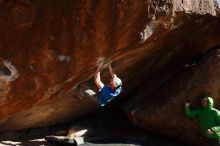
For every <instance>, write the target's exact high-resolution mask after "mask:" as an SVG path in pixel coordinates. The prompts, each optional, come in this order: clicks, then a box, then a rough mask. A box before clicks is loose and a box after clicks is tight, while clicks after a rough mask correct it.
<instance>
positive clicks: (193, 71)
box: [124, 47, 220, 146]
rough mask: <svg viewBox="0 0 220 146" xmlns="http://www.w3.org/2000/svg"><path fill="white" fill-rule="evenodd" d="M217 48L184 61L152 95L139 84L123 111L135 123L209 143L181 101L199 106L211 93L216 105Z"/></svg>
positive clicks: (219, 73)
mask: <svg viewBox="0 0 220 146" xmlns="http://www.w3.org/2000/svg"><path fill="white" fill-rule="evenodd" d="M219 77H220V47H218V49H216V50H212V51H211V52H209V53H207V54H205V55H204V56H202V57H201V58H197V60H194V62H192V63H191V64H186V65H185V66H184V67H183V68H182V69H181V70H180V71H178V72H177V73H176V74H175V75H173V76H172V77H171V78H170V79H169V80H168V81H166V83H164V84H163V85H162V86H160V87H159V88H157V89H156V91H155V92H153V93H152V94H146V92H143V91H145V90H148V85H146V84H143V85H142V86H141V87H140V88H139V90H138V91H137V93H136V94H135V95H134V97H133V99H132V100H130V101H129V102H128V103H127V104H126V106H124V108H125V111H126V112H127V114H128V115H129V117H130V119H131V120H132V121H133V123H135V124H136V125H138V126H140V127H143V128H145V129H148V130H151V131H157V132H159V133H163V134H165V135H169V136H171V137H173V138H176V139H178V140H182V141H185V142H188V143H191V144H194V145H198V146H201V145H205V146H211V144H210V143H209V141H208V140H207V139H206V138H203V136H202V135H201V133H200V131H199V128H198V127H199V123H198V119H197V118H194V119H193V118H188V117H186V115H185V112H184V103H185V102H186V101H187V100H188V99H189V100H190V101H191V103H192V107H191V108H199V105H200V102H199V99H200V98H201V97H202V96H205V95H207V96H211V97H213V99H214V103H215V105H214V106H215V108H218V107H219V105H220V97H219V95H220V85H219Z"/></svg>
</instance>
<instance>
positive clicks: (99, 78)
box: [94, 64, 104, 91]
mask: <svg viewBox="0 0 220 146" xmlns="http://www.w3.org/2000/svg"><path fill="white" fill-rule="evenodd" d="M101 67H102V64H101V65H99V66H98V69H97V71H96V73H95V77H94V80H95V84H96V86H97V87H98V88H99V91H100V90H101V89H102V88H103V87H104V84H103V83H102V81H101V77H100V69H101Z"/></svg>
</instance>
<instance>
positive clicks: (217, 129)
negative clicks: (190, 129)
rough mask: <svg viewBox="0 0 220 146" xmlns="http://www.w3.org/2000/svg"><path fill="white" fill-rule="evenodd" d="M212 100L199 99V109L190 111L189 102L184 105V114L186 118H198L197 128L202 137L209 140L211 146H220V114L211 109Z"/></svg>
mask: <svg viewBox="0 0 220 146" xmlns="http://www.w3.org/2000/svg"><path fill="white" fill-rule="evenodd" d="M213 104H214V102H213V99H212V98H211V97H208V96H205V97H203V98H202V99H201V107H200V108H198V109H193V110H192V109H190V107H189V106H190V102H189V101H187V102H186V103H185V113H186V115H187V116H188V117H198V118H199V127H200V131H201V133H202V135H203V136H205V137H206V138H209V141H210V142H211V143H212V146H220V142H219V139H220V112H219V111H218V110H217V109H215V108H213Z"/></svg>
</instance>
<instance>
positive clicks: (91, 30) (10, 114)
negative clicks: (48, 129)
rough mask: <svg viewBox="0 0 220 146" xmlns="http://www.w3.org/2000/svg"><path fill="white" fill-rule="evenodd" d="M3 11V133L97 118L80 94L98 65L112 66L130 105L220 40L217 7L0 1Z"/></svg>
mask: <svg viewBox="0 0 220 146" xmlns="http://www.w3.org/2000/svg"><path fill="white" fill-rule="evenodd" d="M0 9H1V12H0V50H1V54H0V88H1V89H0V131H1V132H3V131H10V130H18V129H24V128H29V127H39V126H45V125H52V124H55V123H60V122H65V121H69V120H72V119H76V118H79V117H81V116H83V115H85V114H87V113H90V112H92V111H94V110H96V109H97V108H98V106H97V105H96V103H94V102H93V101H92V100H90V99H89V98H86V97H85V98H79V95H78V91H77V89H78V86H79V85H81V84H82V83H84V82H87V81H91V79H92V76H93V75H94V72H95V70H96V68H97V65H98V64H99V63H100V62H105V63H107V62H109V61H112V62H113V63H114V64H113V69H114V70H115V72H116V73H117V74H118V76H119V77H121V78H122V79H123V84H124V85H125V86H124V89H125V90H124V96H123V97H121V98H124V99H127V98H129V96H126V95H129V93H131V92H134V91H136V89H137V88H138V87H139V86H140V85H142V83H143V82H148V83H149V81H151V82H152V84H151V89H150V88H149V90H148V91H149V92H150V91H153V89H154V88H156V87H158V86H159V85H161V84H162V83H163V82H164V81H165V80H167V79H168V78H169V77H170V76H172V75H173V74H174V73H175V72H176V71H177V70H178V69H179V68H180V67H181V66H182V64H184V63H185V62H187V61H188V60H190V59H191V58H192V57H193V56H195V55H198V54H200V53H201V52H205V51H207V50H209V49H210V48H212V47H214V46H216V45H217V44H219V40H220V39H219V32H220V27H219V24H220V19H219V17H217V15H218V13H217V2H216V1H215V0H207V1H203V0H193V1H189V0H182V1H177V0H168V1H164V0H163V1H157V0H149V1H143V0H135V1H133V0H117V1H110V0H101V1H100V0H81V1H79V0H78V1H69V0H56V1H50V0H13V1H4V0H0ZM102 76H103V80H104V82H105V83H107V82H108V78H109V76H110V75H109V74H108V72H107V70H103V73H102ZM131 83H132V84H131Z"/></svg>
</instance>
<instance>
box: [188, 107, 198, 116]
mask: <svg viewBox="0 0 220 146" xmlns="http://www.w3.org/2000/svg"><path fill="white" fill-rule="evenodd" d="M185 113H186V115H187V116H188V117H196V116H198V115H199V109H194V110H190V108H189V107H185Z"/></svg>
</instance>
